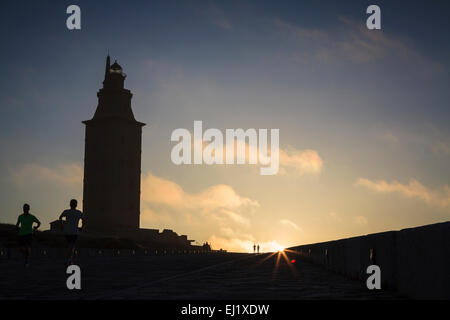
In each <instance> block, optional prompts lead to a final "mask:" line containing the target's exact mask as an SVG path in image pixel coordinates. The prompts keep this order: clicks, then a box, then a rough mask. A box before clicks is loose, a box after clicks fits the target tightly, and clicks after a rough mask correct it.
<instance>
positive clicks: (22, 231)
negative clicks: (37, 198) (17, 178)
mask: <svg viewBox="0 0 450 320" xmlns="http://www.w3.org/2000/svg"><path fill="white" fill-rule="evenodd" d="M35 222H36V223H37V226H35V227H34V228H33V223H35ZM40 225H41V222H40V221H39V220H38V219H37V218H36V217H35V216H34V215H32V214H31V213H30V205H29V204H28V203H25V204H24V205H23V213H22V214H21V215H20V216H19V217H18V218H17V223H16V229H18V231H19V246H20V250H21V251H22V253H23V254H24V256H25V267H28V266H29V265H30V261H29V259H30V256H31V243H32V242H33V230H37V229H38V228H39V227H40ZM19 226H20V227H19Z"/></svg>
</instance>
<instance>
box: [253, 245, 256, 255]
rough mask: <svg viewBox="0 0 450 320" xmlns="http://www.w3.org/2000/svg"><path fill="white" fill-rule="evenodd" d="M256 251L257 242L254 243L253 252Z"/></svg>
mask: <svg viewBox="0 0 450 320" xmlns="http://www.w3.org/2000/svg"><path fill="white" fill-rule="evenodd" d="M255 253H256V244H253V254H255Z"/></svg>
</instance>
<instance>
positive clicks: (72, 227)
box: [59, 199, 84, 265]
mask: <svg viewBox="0 0 450 320" xmlns="http://www.w3.org/2000/svg"><path fill="white" fill-rule="evenodd" d="M77 205H78V202H77V200H75V199H72V200H70V209H67V210H64V211H63V212H62V213H61V215H60V216H59V221H60V223H61V228H63V230H64V233H65V235H66V240H67V245H68V249H69V251H68V254H67V262H66V264H67V265H71V264H72V260H73V253H74V251H75V243H76V242H77V238H78V230H81V228H78V223H79V221H80V220H83V217H82V213H81V211H80V210H77V209H76V208H77ZM63 218H66V220H65V221H64V223H63ZM83 226H84V224H83Z"/></svg>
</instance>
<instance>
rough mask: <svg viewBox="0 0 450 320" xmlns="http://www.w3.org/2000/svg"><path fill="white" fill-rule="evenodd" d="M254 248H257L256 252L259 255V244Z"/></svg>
mask: <svg viewBox="0 0 450 320" xmlns="http://www.w3.org/2000/svg"><path fill="white" fill-rule="evenodd" d="M256 248H257V250H258V254H259V244H258V246H257V247H256Z"/></svg>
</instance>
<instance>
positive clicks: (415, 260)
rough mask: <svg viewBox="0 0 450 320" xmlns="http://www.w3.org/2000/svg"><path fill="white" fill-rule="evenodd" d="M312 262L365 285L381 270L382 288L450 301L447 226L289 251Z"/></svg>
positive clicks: (345, 240)
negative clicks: (374, 269)
mask: <svg viewBox="0 0 450 320" xmlns="http://www.w3.org/2000/svg"><path fill="white" fill-rule="evenodd" d="M289 249H290V250H293V251H296V252H297V253H298V254H299V255H300V256H302V257H303V258H305V259H307V260H310V261H311V262H313V263H316V264H321V265H324V266H326V267H327V268H329V269H331V270H333V271H335V272H338V273H341V274H343V275H345V276H347V277H349V278H352V279H359V280H362V281H366V279H367V277H368V275H367V274H366V270H367V267H368V266H369V265H372V264H376V265H378V266H379V267H380V269H381V288H384V289H391V290H396V291H397V292H399V293H400V294H401V295H404V296H405V297H410V298H416V299H450V222H444V223H437V224H432V225H426V226H422V227H417V228H409V229H403V230H400V231H389V232H382V233H374V234H369V235H366V236H360V237H354V238H348V239H341V240H335V241H329V242H322V243H315V244H308V245H302V246H297V247H292V248H289Z"/></svg>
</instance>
